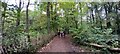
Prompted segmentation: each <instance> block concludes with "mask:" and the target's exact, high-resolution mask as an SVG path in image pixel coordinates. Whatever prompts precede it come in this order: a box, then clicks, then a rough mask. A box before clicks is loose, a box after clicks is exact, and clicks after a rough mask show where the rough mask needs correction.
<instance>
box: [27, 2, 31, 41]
mask: <svg viewBox="0 0 120 54" xmlns="http://www.w3.org/2000/svg"><path fill="white" fill-rule="evenodd" d="M29 3H30V0H28V4H27V7H26V33H27V38H28V42H30V36H29V18H28V7H29Z"/></svg>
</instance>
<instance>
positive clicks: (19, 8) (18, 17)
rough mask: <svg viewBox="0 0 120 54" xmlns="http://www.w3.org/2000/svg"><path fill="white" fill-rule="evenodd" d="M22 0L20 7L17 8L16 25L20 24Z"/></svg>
mask: <svg viewBox="0 0 120 54" xmlns="http://www.w3.org/2000/svg"><path fill="white" fill-rule="evenodd" d="M21 3H22V2H21V0H20V2H19V7H18V9H17V20H16V27H18V26H19V25H20V12H21Z"/></svg>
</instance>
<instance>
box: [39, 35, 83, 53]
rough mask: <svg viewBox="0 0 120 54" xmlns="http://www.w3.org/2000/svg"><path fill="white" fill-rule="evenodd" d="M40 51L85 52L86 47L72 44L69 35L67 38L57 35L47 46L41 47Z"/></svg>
mask: <svg viewBox="0 0 120 54" xmlns="http://www.w3.org/2000/svg"><path fill="white" fill-rule="evenodd" d="M38 52H84V49H81V48H80V47H77V46H74V45H72V42H71V41H70V37H68V36H66V37H65V38H59V37H58V36H56V37H54V38H53V40H52V41H51V42H50V43H48V44H47V45H46V46H45V47H42V48H41V49H39V50H38Z"/></svg>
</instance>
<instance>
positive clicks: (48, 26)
mask: <svg viewBox="0 0 120 54" xmlns="http://www.w3.org/2000/svg"><path fill="white" fill-rule="evenodd" d="M47 30H48V34H49V33H50V2H48V3H47Z"/></svg>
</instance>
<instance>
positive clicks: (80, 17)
mask: <svg viewBox="0 0 120 54" xmlns="http://www.w3.org/2000/svg"><path fill="white" fill-rule="evenodd" d="M79 5H80V13H82V6H81V3H79ZM80 18H81V25H82V14H81V15H80Z"/></svg>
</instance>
